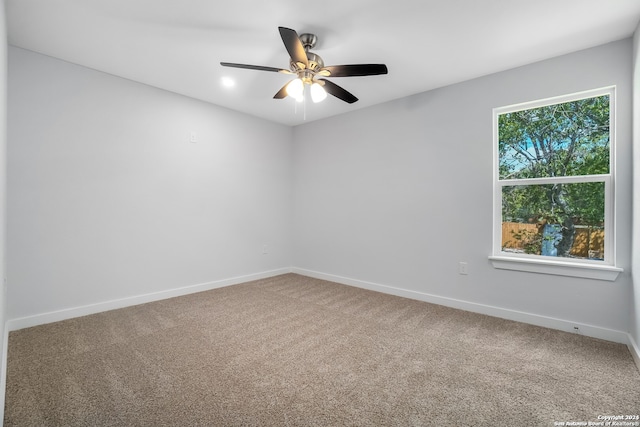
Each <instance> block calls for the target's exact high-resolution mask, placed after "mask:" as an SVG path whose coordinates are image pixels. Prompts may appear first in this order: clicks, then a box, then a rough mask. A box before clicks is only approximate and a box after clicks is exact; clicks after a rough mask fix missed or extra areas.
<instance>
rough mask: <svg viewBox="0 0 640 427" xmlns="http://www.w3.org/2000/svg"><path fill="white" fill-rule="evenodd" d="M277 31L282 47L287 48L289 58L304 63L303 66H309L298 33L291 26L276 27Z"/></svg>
mask: <svg viewBox="0 0 640 427" xmlns="http://www.w3.org/2000/svg"><path fill="white" fill-rule="evenodd" d="M278 31H280V37H282V42H283V43H284V47H286V48H287V52H289V56H290V57H291V60H292V61H293V62H296V63H301V64H304V68H309V60H308V59H307V52H306V51H305V50H304V46H302V42H301V41H300V37H299V36H298V33H296V32H295V30H292V29H291V28H285V27H278Z"/></svg>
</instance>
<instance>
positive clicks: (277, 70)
mask: <svg viewBox="0 0 640 427" xmlns="http://www.w3.org/2000/svg"><path fill="white" fill-rule="evenodd" d="M220 65H222V66H223V67H233V68H246V69H248V70H258V71H272V72H274V73H283V74H293V73H292V72H291V71H289V70H285V69H283V68H275V67H264V66H262V65H248V64H234V63H233V62H221V63H220Z"/></svg>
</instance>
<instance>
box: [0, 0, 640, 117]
mask: <svg viewBox="0 0 640 427" xmlns="http://www.w3.org/2000/svg"><path fill="white" fill-rule="evenodd" d="M6 6H7V25H8V32H9V35H8V37H9V43H10V44H12V45H14V46H18V47H21V48H25V49H29V50H32V51H36V52H40V53H43V54H46V55H50V56H53V57H56V58H60V59H63V60H66V61H69V62H73V63H76V64H80V65H83V66H86V67H89V68H93V69H96V70H101V71H104V72H107V73H110V74H114V75H117V76H121V77H124V78H127V79H131V80H135V81H138V82H142V83H146V84H148V85H151V86H156V87H159V88H162V89H166V90H169V91H172V92H177V93H180V94H184V95H187V96H190V97H193V98H197V99H201V100H204V101H207V102H210V103H213V104H217V105H221V106H224V107H227V108H230V109H233V110H237V111H242V112H244V113H248V114H251V115H254V116H258V117H262V118H265V119H267V120H271V121H274V122H279V123H283V124H286V125H297V124H300V123H304V122H305V121H306V122H308V121H311V120H317V119H320V118H324V117H329V116H332V115H335V114H341V113H345V112H348V111H353V110H355V109H358V108H362V107H366V106H370V105H374V104H378V103H381V102H385V101H389V100H392V99H396V98H400V97H404V96H408V95H412V94H415V93H419V92H424V91H426V90H430V89H434V88H437V87H441V86H445V85H448V84H452V83H456V82H460V81H464V80H468V79H472V78H475V77H479V76H482V75H485V74H489V73H493V72H497V71H501V70H505V69H509V68H513V67H517V66H520V65H524V64H527V63H531V62H535V61H539V60H542V59H546V58H550V57H554V56H558V55H562V54H565V53H568V52H572V51H576V50H580V49H585V48H589V47H592V46H596V45H600V44H604V43H607V42H611V41H615V40H619V39H622V38H625V37H629V36H631V35H632V33H633V31H634V29H635V28H636V26H637V25H638V22H639V21H640V0H323V1H318V2H302V1H293V0H272V1H268V2H267V1H263V0H228V1H224V2H223V1H220V0H7V1H6ZM278 26H284V27H289V28H293V29H295V30H296V31H297V32H298V33H299V34H300V33H304V32H311V33H315V34H316V35H317V36H318V39H319V40H318V45H317V46H316V48H315V49H313V51H314V52H316V53H318V54H319V55H321V56H322V57H323V59H324V60H325V63H326V65H342V64H356V63H385V64H387V66H388V68H389V74H388V75H382V76H368V77H348V78H333V79H331V80H332V81H333V82H334V83H337V84H339V85H341V86H342V87H344V88H345V89H347V90H348V91H350V92H352V93H353V94H354V95H356V96H357V97H358V98H360V101H358V102H356V103H355V104H351V105H349V104H347V103H345V102H342V101H340V100H338V99H337V98H334V97H331V96H329V97H328V98H327V100H326V101H324V102H323V103H320V104H312V103H308V104H307V105H306V106H305V108H304V109H303V108H302V107H301V106H300V105H298V106H296V103H295V101H293V100H292V99H290V98H287V99H284V100H274V99H272V97H273V95H274V94H275V93H276V92H277V91H278V90H279V89H280V88H281V87H282V86H283V85H284V84H285V83H286V82H287V81H288V80H289V79H290V78H291V76H287V75H284V74H280V73H269V72H264V71H254V70H245V69H234V68H226V67H222V66H220V62H221V61H225V62H237V63H244V64H253V65H266V66H270V67H278V68H288V63H289V57H288V54H287V52H286V50H285V48H284V45H283V44H282V40H281V39H280V35H279V33H278ZM224 77H229V78H231V79H233V80H234V81H235V86H234V87H233V88H227V87H224V86H223V85H222V84H221V81H222V79H223V78H224Z"/></svg>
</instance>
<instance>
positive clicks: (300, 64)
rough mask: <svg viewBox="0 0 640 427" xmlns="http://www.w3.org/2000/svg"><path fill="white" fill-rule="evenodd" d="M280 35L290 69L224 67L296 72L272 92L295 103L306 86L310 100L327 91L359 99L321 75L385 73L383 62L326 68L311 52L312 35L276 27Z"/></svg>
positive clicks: (317, 99)
mask: <svg viewBox="0 0 640 427" xmlns="http://www.w3.org/2000/svg"><path fill="white" fill-rule="evenodd" d="M278 30H279V31H280V37H281V38H282V41H283V43H284V46H285V48H286V49H287V52H288V53H289V57H290V62H289V66H290V69H289V70H287V69H283V68H275V67H265V66H261V65H247V64H236V63H232V62H221V63H220V65H222V66H223V67H234V68H245V69H249V70H258V71H271V72H278V73H283V74H295V75H296V76H297V77H296V78H295V79H293V80H291V81H290V82H288V83H287V84H285V85H284V86H283V87H282V88H281V89H280V90H279V91H278V92H277V93H276V94H275V95H274V99H283V98H286V97H287V96H289V97H291V98H294V99H295V100H296V101H298V102H302V101H303V100H304V92H305V88H306V87H307V86H308V87H309V93H310V94H311V99H312V101H313V102H321V101H323V100H324V99H325V98H326V97H327V93H328V94H330V95H333V96H335V97H336V98H338V99H341V100H342V101H344V102H347V103H349V104H352V103H354V102H356V101H357V100H358V98H356V97H355V96H354V95H353V94H351V93H350V92H348V91H347V90H346V89H344V88H342V87H340V86H338V85H337V84H335V83H333V82H331V81H329V80H327V79H325V78H320V77H362V76H373V75H379V74H387V72H388V71H387V66H386V65H384V64H353V65H332V66H328V67H325V65H324V61H323V59H322V57H320V55H318V54H316V53H313V52H311V51H310V50H309V49H313V48H314V47H315V45H316V42H317V41H318V38H317V36H316V35H315V34H309V33H303V34H301V35H298V33H296V32H295V31H294V30H292V29H291V28H285V27H278Z"/></svg>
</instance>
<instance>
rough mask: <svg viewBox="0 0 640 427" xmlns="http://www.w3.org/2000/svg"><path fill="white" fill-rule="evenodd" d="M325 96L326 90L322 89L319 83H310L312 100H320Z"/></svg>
mask: <svg viewBox="0 0 640 427" xmlns="http://www.w3.org/2000/svg"><path fill="white" fill-rule="evenodd" d="M326 97H327V91H326V90H324V88H323V87H322V85H321V84H320V83H314V84H312V85H311V100H312V101H313V102H321V101H324V99H325V98H326Z"/></svg>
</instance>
